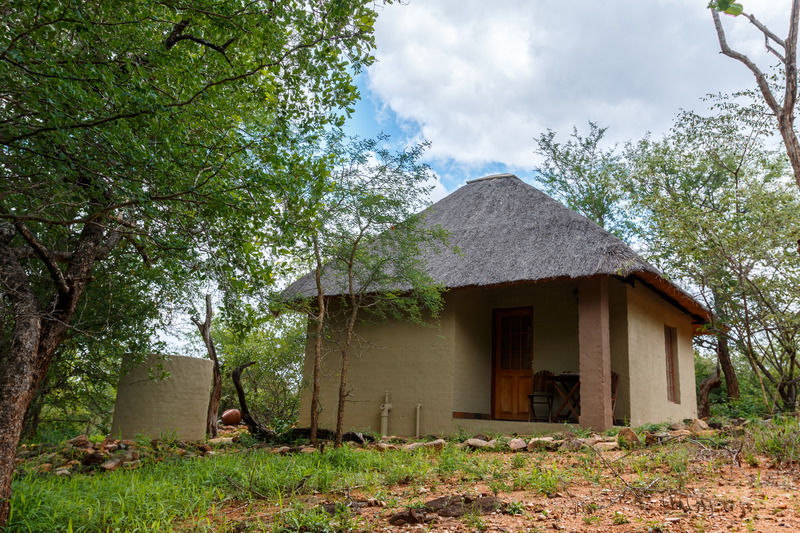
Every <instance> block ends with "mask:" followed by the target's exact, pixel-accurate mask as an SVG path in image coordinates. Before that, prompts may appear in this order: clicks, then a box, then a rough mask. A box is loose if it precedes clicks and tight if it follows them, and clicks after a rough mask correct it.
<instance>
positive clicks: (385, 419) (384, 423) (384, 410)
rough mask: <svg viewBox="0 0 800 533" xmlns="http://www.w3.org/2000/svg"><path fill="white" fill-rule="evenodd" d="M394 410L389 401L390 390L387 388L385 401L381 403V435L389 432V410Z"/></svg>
mask: <svg viewBox="0 0 800 533" xmlns="http://www.w3.org/2000/svg"><path fill="white" fill-rule="evenodd" d="M391 410H392V404H390V403H389V391H388V390H387V391H386V392H385V393H384V395H383V403H382V404H381V435H388V434H389V411H391Z"/></svg>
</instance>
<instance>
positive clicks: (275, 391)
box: [212, 313, 306, 432]
mask: <svg viewBox="0 0 800 533" xmlns="http://www.w3.org/2000/svg"><path fill="white" fill-rule="evenodd" d="M305 335H306V330H305V317H303V316H297V315H293V314H289V313H284V314H282V315H281V316H279V317H274V318H268V319H265V320H264V321H262V322H261V323H260V324H258V325H257V326H254V327H252V328H250V329H248V330H245V331H238V332H237V331H236V330H234V328H233V327H232V326H230V325H229V324H227V323H224V322H220V323H217V324H215V325H214V327H213V328H212V338H213V339H214V342H215V344H216V346H217V352H218V355H219V358H220V364H221V366H222V373H223V380H222V398H221V401H220V410H221V411H224V410H225V409H238V408H239V400H238V398H237V396H236V391H235V389H234V387H233V382H232V381H231V379H230V372H231V371H233V369H234V368H236V367H237V366H239V365H242V364H245V363H247V362H249V361H255V362H256V364H255V365H253V366H251V367H250V368H248V369H247V371H246V372H245V373H244V374H243V375H242V387H243V388H244V390H245V394H246V397H247V405H248V407H249V409H250V412H251V414H252V415H254V416H255V417H256V419H258V420H259V421H260V422H261V423H263V424H267V425H269V426H270V427H272V428H273V429H275V430H276V431H278V432H280V431H281V430H282V429H283V428H286V427H290V426H291V425H292V424H293V423H294V422H295V420H296V419H297V410H298V407H299V405H300V384H301V381H302V377H303V360H304V356H305Z"/></svg>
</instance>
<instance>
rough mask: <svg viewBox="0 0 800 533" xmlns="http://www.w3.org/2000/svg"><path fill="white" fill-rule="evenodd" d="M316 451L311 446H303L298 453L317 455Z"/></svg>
mask: <svg viewBox="0 0 800 533" xmlns="http://www.w3.org/2000/svg"><path fill="white" fill-rule="evenodd" d="M317 451H318V450H317V449H316V448H315V447H313V446H303V447H302V448H300V453H305V454H312V453H317Z"/></svg>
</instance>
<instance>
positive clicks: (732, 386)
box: [717, 333, 740, 400]
mask: <svg viewBox="0 0 800 533" xmlns="http://www.w3.org/2000/svg"><path fill="white" fill-rule="evenodd" d="M717 360H718V361H719V364H720V366H721V367H722V373H723V374H724V375H725V387H726V391H727V396H728V400H738V399H739V395H740V393H739V379H738V378H737V377H736V369H735V368H733V363H731V352H730V349H729V348H728V336H727V335H725V334H724V333H717Z"/></svg>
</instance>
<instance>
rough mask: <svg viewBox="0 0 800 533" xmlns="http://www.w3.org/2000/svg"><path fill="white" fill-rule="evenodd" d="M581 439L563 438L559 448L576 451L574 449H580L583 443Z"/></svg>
mask: <svg viewBox="0 0 800 533" xmlns="http://www.w3.org/2000/svg"><path fill="white" fill-rule="evenodd" d="M581 440H582V439H570V440H565V441H563V442H562V443H561V446H559V449H560V450H564V451H567V452H576V451H578V450H580V449H581V448H583V444H584V443H583V442H581Z"/></svg>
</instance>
